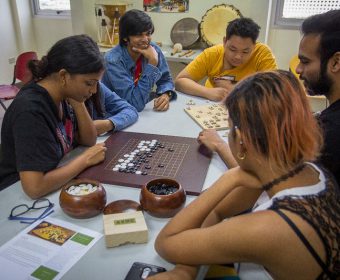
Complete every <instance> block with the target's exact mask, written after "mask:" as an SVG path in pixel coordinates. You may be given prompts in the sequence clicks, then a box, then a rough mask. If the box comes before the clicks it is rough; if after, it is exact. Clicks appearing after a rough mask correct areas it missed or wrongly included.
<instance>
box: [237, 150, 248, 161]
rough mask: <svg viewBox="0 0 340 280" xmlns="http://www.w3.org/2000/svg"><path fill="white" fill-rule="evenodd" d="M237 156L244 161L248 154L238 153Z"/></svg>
mask: <svg viewBox="0 0 340 280" xmlns="http://www.w3.org/2000/svg"><path fill="white" fill-rule="evenodd" d="M236 156H237V158H238V159H240V160H244V159H245V158H246V153H241V152H237V155H236Z"/></svg>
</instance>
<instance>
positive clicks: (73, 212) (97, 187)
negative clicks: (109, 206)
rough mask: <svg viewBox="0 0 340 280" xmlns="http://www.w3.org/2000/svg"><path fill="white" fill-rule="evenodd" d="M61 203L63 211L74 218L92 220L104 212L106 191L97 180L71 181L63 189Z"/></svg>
mask: <svg viewBox="0 0 340 280" xmlns="http://www.w3.org/2000/svg"><path fill="white" fill-rule="evenodd" d="M59 203H60V207H61V209H63V211H64V212H65V213H66V214H67V215H69V216H71V217H73V218H78V219H85V218H91V217H94V216H96V215H98V214H100V213H102V212H103V210H104V207H105V204H106V191H105V189H104V187H103V186H102V184H101V183H99V182H98V181H95V180H90V179H75V180H71V181H70V182H69V183H67V184H66V185H65V186H64V187H63V188H62V190H61V192H60V196H59Z"/></svg>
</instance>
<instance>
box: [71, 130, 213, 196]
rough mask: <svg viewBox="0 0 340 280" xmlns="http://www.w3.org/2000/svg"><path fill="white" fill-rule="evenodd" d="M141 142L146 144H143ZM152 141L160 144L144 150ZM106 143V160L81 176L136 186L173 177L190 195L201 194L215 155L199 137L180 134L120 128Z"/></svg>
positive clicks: (115, 183)
mask: <svg viewBox="0 0 340 280" xmlns="http://www.w3.org/2000/svg"><path fill="white" fill-rule="evenodd" d="M142 141H144V143H143V145H142V144H140V143H141V142H142ZM153 141H157V142H153ZM146 142H150V143H149V144H145V143H146ZM151 143H157V144H155V145H154V147H155V146H157V149H155V148H154V147H151V148H152V149H151V151H145V150H143V151H141V150H142V149H145V148H144V147H146V146H147V145H151ZM105 145H106V147H107V151H106V157H105V160H104V161H103V162H102V163H100V164H98V165H96V166H92V167H90V168H88V169H87V170H85V171H84V172H82V173H81V174H80V175H79V176H78V177H80V178H89V179H94V180H98V181H99V182H101V183H106V184H112V185H123V186H129V187H136V188H140V187H142V186H143V185H145V184H146V183H147V182H149V181H151V180H153V179H156V178H172V179H175V180H177V181H178V182H179V183H180V184H181V185H182V187H183V188H184V189H185V191H186V193H187V194H191V195H199V194H200V192H201V190H202V188H203V184H204V180H205V177H206V174H207V171H208V167H209V164H210V160H211V156H212V155H211V152H209V151H208V150H207V148H206V147H205V146H203V145H199V144H198V143H197V140H196V138H188V137H179V136H168V135H157V134H146V133H135V132H123V131H120V132H117V133H114V134H112V135H111V136H110V137H109V138H108V139H107V140H106V141H105ZM138 147H142V148H138ZM147 149H148V148H147ZM135 151H138V152H135ZM133 153H135V154H134V155H133V156H132V154H133ZM125 161H126V162H127V163H125ZM123 167H124V168H123Z"/></svg>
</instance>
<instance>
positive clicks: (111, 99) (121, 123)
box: [89, 83, 138, 131]
mask: <svg viewBox="0 0 340 280" xmlns="http://www.w3.org/2000/svg"><path fill="white" fill-rule="evenodd" d="M100 90H101V92H100V94H101V95H100V104H101V107H102V108H103V112H104V114H105V115H104V117H102V116H100V115H99V114H98V112H97V111H96V109H95V108H94V106H93V104H92V103H89V110H90V115H91V117H92V119H94V120H99V119H109V120H110V121H111V122H112V123H113V124H114V126H115V131H118V130H122V129H123V128H125V127H127V126H129V125H131V124H133V123H135V122H136V121H137V119H138V112H137V110H136V108H135V107H133V106H132V105H130V104H129V103H128V102H126V101H125V100H124V99H122V98H120V97H119V96H118V95H117V94H116V93H114V92H113V91H111V90H109V89H108V88H107V87H106V86H105V85H104V84H103V83H100Z"/></svg>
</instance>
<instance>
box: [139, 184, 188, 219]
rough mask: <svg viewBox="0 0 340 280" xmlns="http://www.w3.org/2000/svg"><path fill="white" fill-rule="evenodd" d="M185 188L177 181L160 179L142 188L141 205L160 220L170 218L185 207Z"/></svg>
mask: <svg viewBox="0 0 340 280" xmlns="http://www.w3.org/2000/svg"><path fill="white" fill-rule="evenodd" d="M185 201H186V195H185V191H184V189H183V187H182V186H181V185H180V184H179V183H178V182H177V181H175V180H173V179H168V178H159V179H155V180H152V181H150V182H148V183H147V184H145V185H144V186H143V187H142V190H141V193H140V204H141V205H142V208H143V210H144V211H146V212H147V213H149V214H150V215H151V216H154V217H158V218H170V217H173V216H175V215H176V213H177V212H178V211H180V210H181V209H182V208H183V206H184V205H185Z"/></svg>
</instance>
